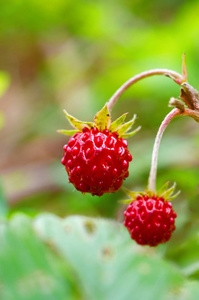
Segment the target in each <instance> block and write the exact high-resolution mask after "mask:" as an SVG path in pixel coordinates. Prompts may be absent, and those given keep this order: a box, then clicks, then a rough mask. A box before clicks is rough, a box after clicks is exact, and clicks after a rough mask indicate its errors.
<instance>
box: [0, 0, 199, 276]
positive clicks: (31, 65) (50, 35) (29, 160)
mask: <svg viewBox="0 0 199 300" xmlns="http://www.w3.org/2000/svg"><path fill="white" fill-rule="evenodd" d="M198 15H199V2H198V1H196V0H195V1H194V0H190V1H179V0H172V1H170V0H169V1H168V0H165V1H158V0H152V1H143V0H135V1H128V0H115V1H113V0H110V1H105V0H98V1H89V0H87V1H80V0H77V1H72V0H56V1H55V0H51V1H46V0H42V1H39V0H29V1H22V0H8V1H2V2H1V4H0V71H1V72H0V96H1V97H0V126H1V130H0V141H1V147H0V174H1V190H2V192H1V197H0V198H1V207H0V209H1V215H3V214H5V213H6V211H7V209H9V216H10V215H12V214H14V213H15V212H17V211H22V212H25V213H26V214H28V215H29V216H35V215H36V214H37V213H39V212H44V211H45V212H53V213H55V214H57V215H59V216H67V215H73V214H82V215H86V216H94V217H96V216H97V217H106V218H110V219H116V220H119V221H122V220H123V211H124V208H125V207H124V206H123V205H121V204H120V203H118V200H121V199H125V195H124V193H123V192H122V191H119V192H116V193H114V194H110V195H109V194H108V195H103V196H102V197H92V196H90V195H85V196H83V195H82V194H81V193H79V192H77V191H76V190H75V189H74V187H73V186H72V185H71V184H69V183H68V177H67V174H66V172H65V170H64V167H63V166H62V165H61V163H60V160H61V157H62V154H63V150H62V147H63V145H64V144H66V143H67V142H68V138H67V137H66V136H63V135H60V134H58V133H57V132H56V130H57V129H70V125H69V124H68V123H67V121H66V119H65V117H64V114H63V111H62V110H63V109H66V110H67V111H68V112H69V113H70V114H72V115H74V116H75V117H77V118H79V119H81V120H87V121H92V120H93V117H94V115H95V114H96V112H97V111H98V110H100V109H101V108H102V106H103V105H104V103H105V102H106V101H108V100H109V98H110V97H111V96H112V94H113V93H114V92H115V91H116V90H117V89H118V88H119V87H120V86H121V85H122V84H123V83H124V82H125V81H126V80H127V79H129V78H130V77H132V76H133V75H135V74H137V73H139V72H142V71H145V70H148V69H154V68H168V69H172V70H175V71H177V72H179V73H180V72H181V61H182V54H183V53H184V52H185V53H186V61H187V69H188V81H189V83H190V84H192V85H193V86H194V87H195V88H196V89H199V82H198V74H199V38H198V37H199V18H198ZM179 94H180V88H179V86H177V85H176V84H175V83H174V82H173V81H172V80H170V79H169V78H166V77H163V76H162V77H161V76H160V77H158V76H157V77H156V76H155V77H153V78H148V79H145V80H143V81H141V82H139V83H137V84H135V86H132V87H131V88H130V89H129V90H128V91H127V92H126V93H125V94H124V95H123V96H122V97H121V99H120V100H119V101H118V102H117V104H116V105H115V107H114V109H113V111H112V119H113V120H114V119H115V118H117V117H118V116H119V115H121V114H122V113H125V112H129V115H128V118H129V119H130V118H131V117H132V116H133V114H134V113H136V114H137V116H138V118H137V121H136V126H138V125H141V126H142V130H141V131H140V132H139V133H138V134H136V136H134V137H132V138H130V139H129V149H130V152H131V153H132V155H133V158H134V159H133V161H132V162H131V164H130V176H129V178H128V179H127V180H126V181H125V183H124V186H125V187H126V188H130V189H133V190H140V189H144V188H145V187H146V184H147V180H148V173H149V169H150V159H151V153H152V147H153V142H154V138H155V135H156V132H157V130H158V126H159V125H160V123H161V121H162V119H163V118H164V116H165V114H166V113H168V112H169V111H170V110H171V108H169V107H168V100H169V98H170V97H172V96H174V97H178V96H179ZM198 149H199V135H198V124H197V123H196V122H194V121H193V120H192V119H190V118H178V119H176V120H174V121H172V123H171V124H170V125H169V127H168V129H167V130H166V132H165V135H164V137H163V141H162V144H161V147H160V155H159V166H158V179H157V183H158V186H159V187H160V186H161V185H162V184H164V182H165V181H168V180H169V181H172V182H174V181H175V182H177V188H178V189H180V190H181V191H182V192H181V194H180V196H179V197H178V198H177V199H176V200H175V201H174V204H173V205H174V208H175V210H176V212H177V214H178V218H177V230H176V232H175V233H174V234H175V238H173V239H172V240H171V241H170V243H169V247H168V246H167V245H166V246H164V248H161V249H164V251H166V252H165V253H166V257H167V258H169V259H173V260H174V261H176V259H177V257H178V258H179V257H180V256H179V255H180V254H179V253H181V252H178V251H177V252H175V250H174V249H176V248H175V247H176V246H177V245H180V247H181V246H182V245H184V246H183V247H185V248H186V247H187V248H186V249H187V252H189V250H190V249H191V250H190V251H192V250H193V251H196V248H195V247H196V245H197V247H198V242H195V243H196V245H195V244H194V242H193V245H192V246H193V247H192V246H190V247H191V248H190V249H189V246H186V241H187V237H190V236H192V235H193V240H194V236H195V235H194V234H196V232H197V229H198V224H199V202H198V198H199V151H198ZM6 203H8V208H6ZM165 249H166V250H165ZM182 249H183V251H184V248H182V247H181V248H180V250H179V251H182ZM176 253H177V254H176ZM183 253H184V252H183ZM191 253H192V254H193V252H191ZM194 253H195V252H194ZM192 254H190V255H191V256H192ZM196 258H197V254H196ZM197 276H198V273H197ZM197 276H196V277H197Z"/></svg>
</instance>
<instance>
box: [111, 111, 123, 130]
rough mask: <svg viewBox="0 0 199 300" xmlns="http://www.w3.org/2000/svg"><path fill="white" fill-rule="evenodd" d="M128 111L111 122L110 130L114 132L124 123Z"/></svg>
mask: <svg viewBox="0 0 199 300" xmlns="http://www.w3.org/2000/svg"><path fill="white" fill-rule="evenodd" d="M126 115H127V113H125V114H123V115H122V116H120V117H119V118H118V119H116V120H115V121H114V122H113V123H111V125H110V127H109V130H110V131H111V132H114V131H116V130H117V128H118V127H120V126H121V125H122V123H123V122H124V120H125V118H126Z"/></svg>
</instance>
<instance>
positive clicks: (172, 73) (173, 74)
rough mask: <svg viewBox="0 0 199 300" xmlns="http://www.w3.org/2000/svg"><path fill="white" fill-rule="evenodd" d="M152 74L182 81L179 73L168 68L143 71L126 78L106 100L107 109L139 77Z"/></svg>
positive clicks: (142, 77) (110, 107)
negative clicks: (107, 100)
mask: <svg viewBox="0 0 199 300" xmlns="http://www.w3.org/2000/svg"><path fill="white" fill-rule="evenodd" d="M153 75H165V76H168V77H170V78H171V79H173V80H174V81H175V82H176V83H178V84H181V83H182V82H183V81H184V77H183V76H182V75H180V74H179V73H177V72H175V71H172V70H168V69H153V70H149V71H145V72H142V73H139V74H137V75H135V76H133V77H132V78H130V79H129V80H127V81H126V82H125V83H124V84H123V85H122V86H121V87H120V88H119V89H118V90H117V91H116V92H115V93H114V94H113V96H112V97H111V98H110V100H109V102H108V109H109V110H111V109H112V108H113V106H114V104H115V103H116V101H117V100H118V99H119V97H120V96H121V95H122V94H123V93H124V92H125V91H126V90H127V89H128V88H129V87H130V86H131V85H133V84H134V83H136V82H138V81H139V80H141V79H144V78H146V77H150V76H153Z"/></svg>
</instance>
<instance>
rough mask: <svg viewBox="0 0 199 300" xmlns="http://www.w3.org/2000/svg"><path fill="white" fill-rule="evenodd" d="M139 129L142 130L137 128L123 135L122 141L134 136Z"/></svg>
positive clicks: (139, 127)
mask: <svg viewBox="0 0 199 300" xmlns="http://www.w3.org/2000/svg"><path fill="white" fill-rule="evenodd" d="M141 128H142V127H141V126H138V127H137V128H136V129H135V130H133V131H131V132H128V133H125V134H123V135H122V137H123V138H124V139H127V138H129V137H131V136H133V135H135V134H136V133H137V132H138V131H140V129H141Z"/></svg>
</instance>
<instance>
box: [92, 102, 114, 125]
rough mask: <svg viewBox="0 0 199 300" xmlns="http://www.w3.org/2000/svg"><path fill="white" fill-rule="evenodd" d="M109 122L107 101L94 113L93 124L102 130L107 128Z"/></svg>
mask: <svg viewBox="0 0 199 300" xmlns="http://www.w3.org/2000/svg"><path fill="white" fill-rule="evenodd" d="M110 124H111V117H110V112H109V110H108V105H107V103H106V104H105V105H104V107H103V108H102V109H101V110H100V111H99V112H98V113H97V114H96V115H95V117H94V121H93V126H96V127H97V128H98V129H99V130H101V131H103V130H104V129H106V128H109V127H110Z"/></svg>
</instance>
